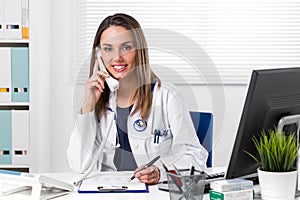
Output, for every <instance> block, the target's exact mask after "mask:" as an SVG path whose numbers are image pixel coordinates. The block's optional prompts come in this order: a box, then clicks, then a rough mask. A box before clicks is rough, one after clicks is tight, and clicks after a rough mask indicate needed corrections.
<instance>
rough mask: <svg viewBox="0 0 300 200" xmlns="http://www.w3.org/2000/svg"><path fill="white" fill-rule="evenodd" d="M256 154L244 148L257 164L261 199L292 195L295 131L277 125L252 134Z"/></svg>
mask: <svg viewBox="0 0 300 200" xmlns="http://www.w3.org/2000/svg"><path fill="white" fill-rule="evenodd" d="M252 140H253V142H254V145H255V148H256V150H257V152H258V156H257V157H255V156H254V155H253V154H251V153H249V152H247V151H245V152H246V153H247V154H249V155H250V156H251V157H252V158H253V159H254V160H255V161H256V162H257V163H258V165H259V167H258V170H257V171H258V179H259V184H260V188H261V196H262V199H272V200H276V199H286V200H289V199H294V198H295V191H296V182H297V175H298V173H297V165H296V163H297V158H298V152H297V150H298V147H299V146H298V145H297V140H296V137H295V136H294V134H289V135H286V134H285V133H284V132H281V131H279V130H278V129H274V130H273V129H270V130H268V133H266V132H265V131H262V132H261V135H260V137H259V138H257V137H255V136H254V137H253V138H252Z"/></svg>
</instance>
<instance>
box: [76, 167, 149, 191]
mask: <svg viewBox="0 0 300 200" xmlns="http://www.w3.org/2000/svg"><path fill="white" fill-rule="evenodd" d="M132 174H133V172H130V171H108V172H98V173H97V174H95V175H92V176H90V177H88V178H87V179H85V180H83V181H82V182H81V183H80V185H79V188H78V192H79V193H101V192H102V193H103V192H104V193H105V192H106V193H109V192H132V193H146V192H149V189H148V185H146V184H145V183H141V182H140V181H139V180H138V179H134V180H132V181H129V180H130V177H131V176H132Z"/></svg>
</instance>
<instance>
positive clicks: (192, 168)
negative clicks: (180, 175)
mask: <svg viewBox="0 0 300 200" xmlns="http://www.w3.org/2000/svg"><path fill="white" fill-rule="evenodd" d="M194 173H195V167H194V166H192V167H191V174H190V175H194Z"/></svg>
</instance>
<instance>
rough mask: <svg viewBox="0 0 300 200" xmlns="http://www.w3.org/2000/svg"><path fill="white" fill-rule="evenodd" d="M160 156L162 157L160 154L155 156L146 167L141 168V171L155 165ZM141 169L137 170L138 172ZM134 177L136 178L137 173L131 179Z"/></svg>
mask: <svg viewBox="0 0 300 200" xmlns="http://www.w3.org/2000/svg"><path fill="white" fill-rule="evenodd" d="M159 158H160V156H157V157H155V158H154V159H153V160H151V161H150V162H149V163H147V164H146V165H144V167H143V168H141V169H140V170H139V171H142V170H144V169H146V168H148V167H149V166H151V165H153V164H154V163H155V162H156V161H157V160H158V159H159ZM139 171H137V172H139ZM134 178H135V174H133V176H132V177H131V178H130V181H132V180H133V179H134Z"/></svg>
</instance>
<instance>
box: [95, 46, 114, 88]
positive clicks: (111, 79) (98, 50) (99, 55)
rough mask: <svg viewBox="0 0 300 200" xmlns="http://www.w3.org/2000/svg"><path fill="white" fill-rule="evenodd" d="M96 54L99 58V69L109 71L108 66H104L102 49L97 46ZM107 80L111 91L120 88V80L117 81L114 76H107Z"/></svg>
mask: <svg viewBox="0 0 300 200" xmlns="http://www.w3.org/2000/svg"><path fill="white" fill-rule="evenodd" d="M96 56H97V59H98V64H99V69H100V70H101V71H104V72H107V70H106V67H105V66H104V63H103V61H102V58H101V52H100V49H99V48H98V47H96ZM107 73H108V72H107ZM105 81H106V83H107V85H108V87H109V89H110V91H112V92H114V91H116V90H117V89H119V81H117V80H116V79H114V78H113V77H111V76H110V77H109V78H106V79H105Z"/></svg>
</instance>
